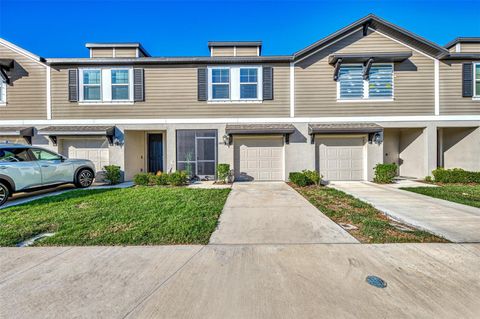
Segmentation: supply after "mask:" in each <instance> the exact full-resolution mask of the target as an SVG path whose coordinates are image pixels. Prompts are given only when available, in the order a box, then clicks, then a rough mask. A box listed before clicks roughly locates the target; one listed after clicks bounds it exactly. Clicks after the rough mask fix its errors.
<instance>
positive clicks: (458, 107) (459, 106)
mask: <svg viewBox="0 0 480 319" xmlns="http://www.w3.org/2000/svg"><path fill="white" fill-rule="evenodd" d="M463 62H467V61H463ZM463 62H462V61H440V114H441V115H460V114H464V115H467V114H472V115H473V114H480V101H474V100H472V98H471V97H463V96H462V63H463Z"/></svg>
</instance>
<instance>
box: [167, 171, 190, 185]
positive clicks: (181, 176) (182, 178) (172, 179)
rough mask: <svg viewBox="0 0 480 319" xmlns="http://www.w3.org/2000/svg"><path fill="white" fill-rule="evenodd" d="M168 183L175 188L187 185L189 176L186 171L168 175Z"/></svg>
mask: <svg viewBox="0 0 480 319" xmlns="http://www.w3.org/2000/svg"><path fill="white" fill-rule="evenodd" d="M168 182H169V184H170V185H173V186H182V185H186V184H187V182H188V175H187V173H186V172H184V171H176V172H173V173H170V174H169V175H168Z"/></svg>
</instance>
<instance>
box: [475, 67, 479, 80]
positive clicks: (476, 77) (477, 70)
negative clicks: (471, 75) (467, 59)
mask: <svg viewBox="0 0 480 319" xmlns="http://www.w3.org/2000/svg"><path fill="white" fill-rule="evenodd" d="M475 74H476V75H475V79H477V80H480V64H475Z"/></svg>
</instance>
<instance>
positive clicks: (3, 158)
mask: <svg viewBox="0 0 480 319" xmlns="http://www.w3.org/2000/svg"><path fill="white" fill-rule="evenodd" d="M29 160H30V159H29V157H28V155H27V150H26V149H24V148H12V149H2V150H0V162H26V161H29Z"/></svg>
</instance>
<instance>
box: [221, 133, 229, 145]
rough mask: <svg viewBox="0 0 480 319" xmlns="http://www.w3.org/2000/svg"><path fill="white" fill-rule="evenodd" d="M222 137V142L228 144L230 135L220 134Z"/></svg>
mask: <svg viewBox="0 0 480 319" xmlns="http://www.w3.org/2000/svg"><path fill="white" fill-rule="evenodd" d="M222 138H223V144H225V145H230V135H228V134H225V135H223V136H222Z"/></svg>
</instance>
